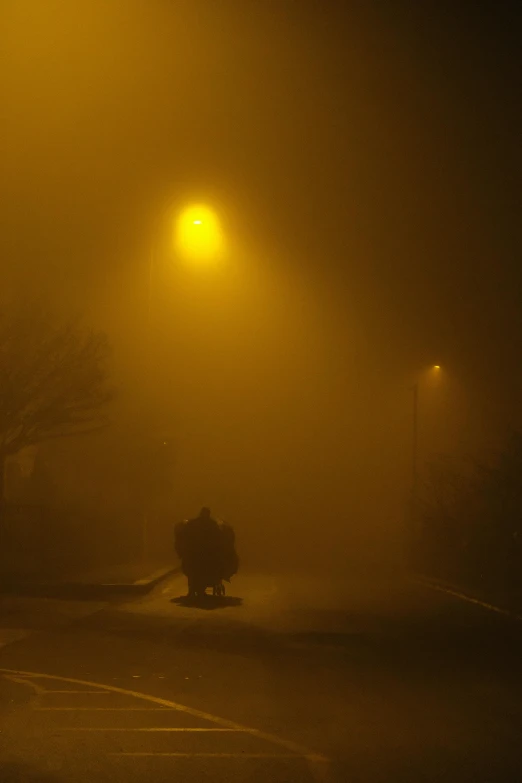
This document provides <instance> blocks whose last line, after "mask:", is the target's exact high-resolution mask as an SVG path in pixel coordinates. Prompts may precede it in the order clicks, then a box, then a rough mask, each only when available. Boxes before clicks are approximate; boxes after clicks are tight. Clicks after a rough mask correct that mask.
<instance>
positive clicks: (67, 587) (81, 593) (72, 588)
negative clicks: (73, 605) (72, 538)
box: [0, 566, 181, 601]
mask: <svg viewBox="0 0 522 783" xmlns="http://www.w3.org/2000/svg"><path fill="white" fill-rule="evenodd" d="M180 572H181V567H180V566H171V567H169V568H163V569H160V570H158V571H154V572H153V573H152V574H150V575H149V576H148V577H146V578H145V579H139V580H137V581H136V582H128V583H106V584H104V583H83V584H82V583H81V582H57V583H34V584H31V583H30V582H25V583H24V582H11V583H7V584H4V585H1V586H0V594H1V593H4V594H10V595H20V596H27V597H33V598H62V599H67V598H69V599H76V600H83V601H96V600H98V601H104V600H107V599H109V598H115V597H125V596H129V597H132V596H139V595H146V594H147V593H149V592H150V591H151V590H153V589H154V588H155V587H156V585H158V584H159V583H160V582H162V581H163V580H164V579H167V578H168V577H169V576H173V575H174V574H177V573H180Z"/></svg>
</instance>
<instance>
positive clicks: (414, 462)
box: [411, 383, 419, 521]
mask: <svg viewBox="0 0 522 783" xmlns="http://www.w3.org/2000/svg"><path fill="white" fill-rule="evenodd" d="M412 425H413V429H412V451H411V508H412V519H413V521H415V516H416V511H417V487H418V442H419V384H418V383H416V384H414V386H413V420H412Z"/></svg>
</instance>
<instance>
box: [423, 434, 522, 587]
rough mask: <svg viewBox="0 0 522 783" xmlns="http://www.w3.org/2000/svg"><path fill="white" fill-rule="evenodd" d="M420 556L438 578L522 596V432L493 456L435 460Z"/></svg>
mask: <svg viewBox="0 0 522 783" xmlns="http://www.w3.org/2000/svg"><path fill="white" fill-rule="evenodd" d="M420 511H421V523H420V530H419V538H418V541H417V546H418V551H417V560H418V563H419V565H420V566H421V567H422V570H423V571H424V572H425V573H427V574H429V575H431V576H436V577H441V578H444V579H448V580H451V581H452V582H455V583H457V584H462V585H464V586H466V587H470V588H474V589H476V590H479V591H482V592H483V594H486V595H490V596H502V597H503V598H504V600H508V601H519V599H520V596H522V568H521V565H522V433H521V432H513V433H512V434H511V435H510V437H509V439H508V441H507V443H506V444H505V446H504V448H503V449H502V450H501V451H500V452H499V453H497V454H495V455H494V456H493V457H492V458H490V459H487V460H476V459H471V458H470V459H468V460H461V461H460V462H457V461H456V460H454V459H452V458H450V457H440V458H438V459H437V460H434V461H433V462H432V463H431V464H430V466H429V469H428V472H427V478H426V481H425V483H424V487H423V493H422V499H421V509H420Z"/></svg>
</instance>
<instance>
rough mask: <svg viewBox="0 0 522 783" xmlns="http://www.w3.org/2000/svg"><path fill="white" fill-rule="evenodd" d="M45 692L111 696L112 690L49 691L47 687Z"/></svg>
mask: <svg viewBox="0 0 522 783" xmlns="http://www.w3.org/2000/svg"><path fill="white" fill-rule="evenodd" d="M29 684H32V683H29ZM44 693H45V695H46V696H47V694H48V693H75V694H77V693H81V694H82V696H83V694H84V693H96V694H98V695H101V696H110V692H109V691H49V690H47V689H46V690H45V691H44Z"/></svg>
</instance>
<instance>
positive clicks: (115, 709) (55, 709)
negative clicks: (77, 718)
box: [34, 707, 174, 712]
mask: <svg viewBox="0 0 522 783" xmlns="http://www.w3.org/2000/svg"><path fill="white" fill-rule="evenodd" d="M34 709H35V710H36V712H129V711H130V712H169V710H168V709H165V707H35V708H34ZM171 711H172V712H174V710H171Z"/></svg>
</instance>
